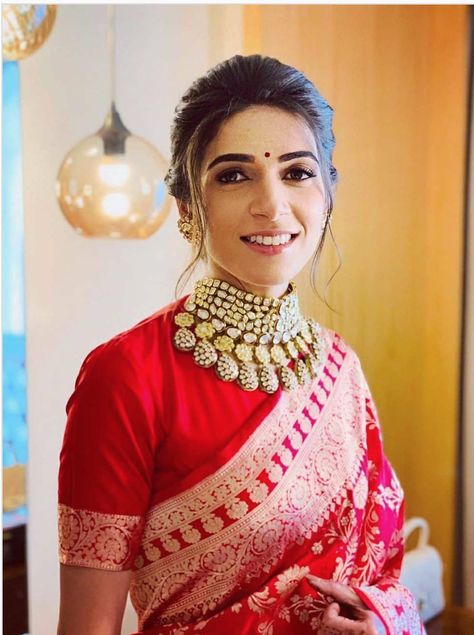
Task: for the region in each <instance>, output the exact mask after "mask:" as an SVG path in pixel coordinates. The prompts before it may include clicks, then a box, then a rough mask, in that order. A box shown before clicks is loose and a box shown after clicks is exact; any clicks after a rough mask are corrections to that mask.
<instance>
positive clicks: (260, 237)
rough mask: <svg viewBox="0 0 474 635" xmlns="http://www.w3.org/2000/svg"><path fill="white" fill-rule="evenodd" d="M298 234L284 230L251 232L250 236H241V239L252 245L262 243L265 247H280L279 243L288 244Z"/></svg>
mask: <svg viewBox="0 0 474 635" xmlns="http://www.w3.org/2000/svg"><path fill="white" fill-rule="evenodd" d="M297 236H298V234H290V233H289V232H288V233H286V232H282V233H280V234H271V235H269V234H250V235H249V236H241V237H240V240H242V241H244V242H246V243H250V244H252V245H261V246H263V247H278V246H279V245H288V244H289V243H291V242H293V240H294V239H295V238H296V237H297Z"/></svg>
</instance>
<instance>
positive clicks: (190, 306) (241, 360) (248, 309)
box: [173, 278, 323, 394]
mask: <svg viewBox="0 0 474 635" xmlns="http://www.w3.org/2000/svg"><path fill="white" fill-rule="evenodd" d="M184 308H185V309H186V310H185V311H183V312H181V313H178V314H177V315H176V316H175V318H174V321H175V324H176V325H177V326H178V327H179V328H178V330H177V331H176V332H175V334H174V337H173V343H174V345H175V347H176V348H177V349H178V350H179V351H183V352H191V351H192V352H193V357H194V361H195V363H196V364H197V365H198V366H201V367H203V368H210V367H211V366H214V367H215V371H216V374H217V376H218V377H219V379H221V380H223V381H235V380H237V382H238V384H239V386H240V387H241V388H243V389H244V390H255V389H256V388H260V390H263V391H264V392H266V393H269V394H272V393H274V392H276V391H277V390H278V387H279V386H281V387H282V388H283V389H284V390H293V389H294V388H296V387H297V386H298V385H299V384H305V383H307V382H309V381H310V380H311V378H312V377H315V375H316V373H317V370H318V368H319V365H320V363H321V359H322V339H323V338H322V337H321V326H320V325H319V324H318V323H317V322H315V321H314V320H312V319H310V318H309V319H308V318H304V317H303V316H302V315H301V313H300V310H299V304H298V296H297V294H296V288H295V285H294V283H293V282H291V283H290V286H289V288H288V291H287V293H286V294H285V295H284V296H283V297H282V298H268V297H262V296H258V295H254V294H253V293H249V292H247V291H243V290H242V289H238V288H237V287H234V286H232V285H231V284H229V283H228V282H225V281H224V280H216V279H213V278H203V279H202V280H199V282H197V283H196V286H195V288H194V292H193V293H192V294H191V295H190V296H189V298H188V299H187V300H186V302H185V305H184Z"/></svg>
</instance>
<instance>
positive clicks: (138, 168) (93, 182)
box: [56, 5, 171, 238]
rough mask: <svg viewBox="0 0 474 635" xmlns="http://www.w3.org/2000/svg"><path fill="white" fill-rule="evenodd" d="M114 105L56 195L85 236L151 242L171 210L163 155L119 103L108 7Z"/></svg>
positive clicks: (71, 155)
mask: <svg viewBox="0 0 474 635" xmlns="http://www.w3.org/2000/svg"><path fill="white" fill-rule="evenodd" d="M107 34H108V50H109V67H110V97H111V105H110V110H109V112H108V113H107V116H106V118H105V121H104V124H103V126H102V127H101V128H100V129H99V130H98V131H97V132H96V133H95V134H93V135H91V136H89V137H86V138H85V139H83V140H82V141H80V142H79V143H78V144H77V145H76V146H74V148H72V150H70V151H69V152H68V153H67V155H66V157H65V158H64V160H63V162H62V164H61V167H60V168H59V172H58V177H57V182H56V195H57V198H58V202H59V205H60V207H61V210H62V212H63V214H64V216H65V217H66V219H67V221H68V222H69V223H70V224H71V225H72V227H73V228H74V229H75V230H76V231H77V232H78V233H79V234H82V235H83V236H91V237H109V238H147V237H148V236H150V235H151V234H153V232H155V231H156V230H157V229H158V228H159V227H160V225H161V224H162V223H163V221H164V220H165V218H166V216H167V215H168V213H169V210H170V207H171V198H170V196H169V195H168V194H167V191H166V185H165V182H164V178H165V175H166V172H167V169H168V165H167V162H166V161H165V159H164V158H163V157H162V155H161V154H160V153H159V152H158V150H156V148H155V147H154V146H152V145H151V144H150V143H149V142H148V141H146V140H145V139H143V138H141V137H138V136H136V135H134V134H132V133H131V132H130V130H128V129H127V128H126V126H125V125H124V124H123V122H122V120H121V118H120V115H119V113H118V112H117V109H116V105H115V9H114V7H113V6H110V5H109V6H108V31H107Z"/></svg>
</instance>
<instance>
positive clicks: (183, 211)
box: [176, 198, 190, 216]
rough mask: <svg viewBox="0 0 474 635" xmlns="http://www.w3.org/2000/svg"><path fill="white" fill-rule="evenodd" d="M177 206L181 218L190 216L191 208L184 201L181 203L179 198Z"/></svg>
mask: <svg viewBox="0 0 474 635" xmlns="http://www.w3.org/2000/svg"><path fill="white" fill-rule="evenodd" d="M176 205H177V207H178V212H179V215H180V216H190V212H189V207H188V205H187V204H186V203H185V202H184V201H181V200H180V199H179V198H177V199H176Z"/></svg>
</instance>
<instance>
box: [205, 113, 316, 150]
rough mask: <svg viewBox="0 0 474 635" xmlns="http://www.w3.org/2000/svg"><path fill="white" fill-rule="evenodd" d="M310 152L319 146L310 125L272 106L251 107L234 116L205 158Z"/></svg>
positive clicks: (212, 144) (219, 133) (220, 132)
mask: <svg viewBox="0 0 474 635" xmlns="http://www.w3.org/2000/svg"><path fill="white" fill-rule="evenodd" d="M296 150H311V151H312V152H314V153H315V154H316V143H315V140H314V136H313V133H312V131H311V130H310V128H309V126H308V125H307V123H306V122H305V121H304V120H303V119H302V118H301V117H299V116H298V115H295V114H292V113H289V112H286V111H284V110H280V109H279V108H272V107H269V106H250V107H249V108H246V109H245V110H243V111H241V112H239V113H237V114H235V115H232V117H231V118H230V119H227V120H226V121H224V123H223V124H222V125H221V126H220V128H219V130H218V132H217V134H216V136H215V137H214V139H213V140H212V141H211V142H210V143H209V145H208V147H207V150H206V156H211V155H212V156H217V155H219V154H225V153H226V152H242V153H246V154H255V155H258V154H260V153H261V154H264V153H265V152H271V153H272V155H273V154H276V155H279V154H284V153H285V152H291V151H296Z"/></svg>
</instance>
